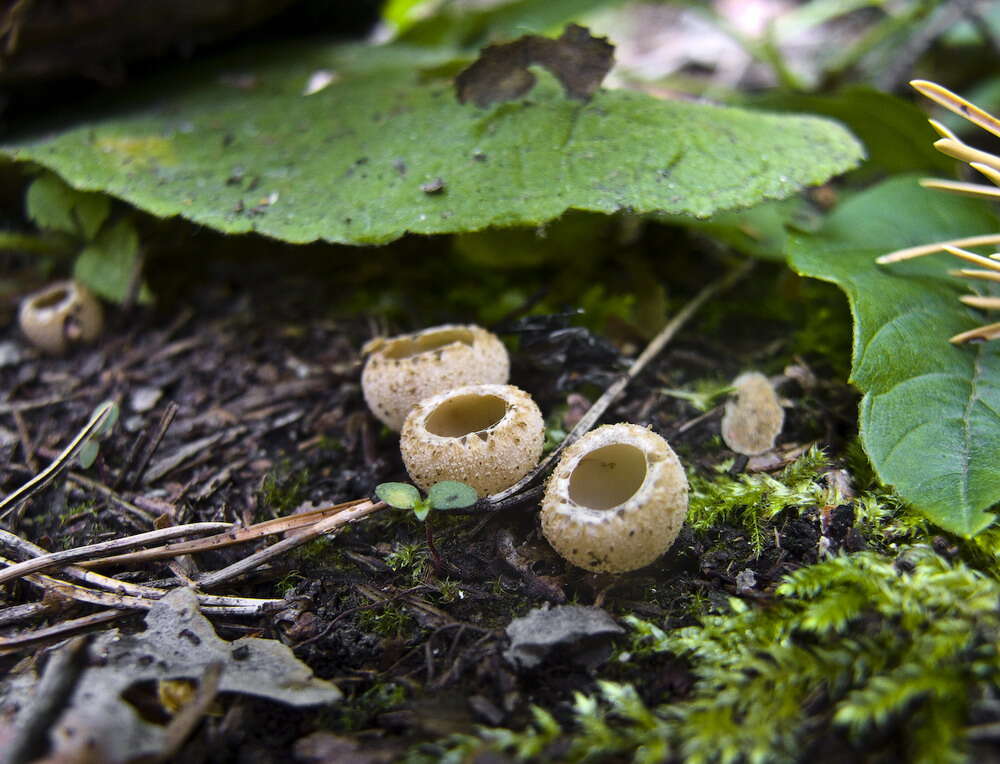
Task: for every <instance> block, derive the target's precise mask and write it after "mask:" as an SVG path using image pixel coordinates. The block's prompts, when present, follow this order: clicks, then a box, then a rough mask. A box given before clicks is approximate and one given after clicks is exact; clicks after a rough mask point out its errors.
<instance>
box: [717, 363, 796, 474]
mask: <svg viewBox="0 0 1000 764" xmlns="http://www.w3.org/2000/svg"><path fill="white" fill-rule="evenodd" d="M733 387H734V388H735V392H734V394H733V397H732V398H730V400H728V401H727V402H726V411H725V413H724V414H723V415H722V439H723V440H724V441H725V442H726V445H727V446H729V447H730V448H731V449H732V450H733V451H736V452H737V453H739V454H744V455H745V456H756V455H757V454H762V453H764V452H765V451H770V450H771V449H772V448H774V441H775V440H777V438H778V436H779V435H780V434H781V428H782V426H783V425H784V423H785V410H784V409H783V408H781V403H780V402H779V401H778V395H777V393H775V392H774V387H772V386H771V383H770V382H769V381H768V379H767V377H765V376H764V375H763V374H761V373H760V372H759V371H748V372H744V373H743V374H740V375H739V376H738V377H737V378H736V379H735V380H733Z"/></svg>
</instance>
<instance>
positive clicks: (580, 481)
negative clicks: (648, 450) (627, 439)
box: [569, 443, 646, 509]
mask: <svg viewBox="0 0 1000 764" xmlns="http://www.w3.org/2000/svg"><path fill="white" fill-rule="evenodd" d="M645 479H646V454H645V453H644V452H643V451H642V450H641V449H639V448H636V447H635V446H631V445H629V444H627V443H615V444H613V445H610V446H604V447H603V448H598V449H595V450H593V451H591V452H590V453H589V454H587V455H586V456H585V457H583V459H581V460H580V463H579V464H577V466H576V469H574V470H573V474H572V475H571V476H570V478H569V497H570V499H572V500H573V501H574V502H576V503H577V504H579V505H580V506H582V507H590V508H591V509H610V508H611V507H617V506H618V505H619V504H621V503H622V502H623V501H627V500H628V499H629V498H630V497H631V496H632V495H633V494H634V493H635V492H636V491H638V490H639V488H640V487H641V486H642V482H643V481H644V480H645Z"/></svg>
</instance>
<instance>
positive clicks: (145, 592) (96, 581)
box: [0, 530, 282, 607]
mask: <svg viewBox="0 0 1000 764" xmlns="http://www.w3.org/2000/svg"><path fill="white" fill-rule="evenodd" d="M0 540H2V541H3V542H4V544H5V545H6V546H7V547H9V548H13V549H17V550H18V551H20V552H21V553H22V554H24V555H26V556H28V557H42V556H44V555H47V554H48V552H47V551H46V550H45V549H42V547H40V546H37V545H35V544H32V543H31V542H30V541H25V540H24V539H22V538H20V537H19V536H15V535H14V534H12V533H7V532H6V531H2V530H0ZM62 572H63V573H64V574H65V575H66V576H67V577H68V578H71V579H73V580H75V581H82V582H83V583H85V584H90V586H94V587H97V588H98V589H104V590H105V591H109V592H115V593H117V594H128V595H131V596H133V597H143V598H146V599H151V600H157V599H160V598H161V597H163V596H164V595H165V594H166V593H167V591H166V590H165V589H158V588H156V587H155V586H149V585H144V584H134V583H131V582H130V581H119V580H118V579H117V578H110V577H108V576H102V575H101V574H100V573H95V572H94V571H92V570H84V569H83V568H80V567H77V566H76V565H66V566H65V567H64V568H63V569H62ZM56 580H58V579H56ZM61 583H64V582H61ZM198 602H199V603H200V604H201V605H209V606H212V605H214V606H217V607H250V606H256V607H265V606H268V605H276V604H278V603H280V602H282V600H275V599H257V598H254V597H223V596H219V595H215V594H198Z"/></svg>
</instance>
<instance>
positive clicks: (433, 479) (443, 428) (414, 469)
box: [399, 385, 545, 496]
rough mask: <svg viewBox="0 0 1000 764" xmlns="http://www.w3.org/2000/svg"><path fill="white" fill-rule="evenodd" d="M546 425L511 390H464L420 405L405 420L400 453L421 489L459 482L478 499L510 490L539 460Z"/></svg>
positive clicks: (529, 404)
mask: <svg viewBox="0 0 1000 764" xmlns="http://www.w3.org/2000/svg"><path fill="white" fill-rule="evenodd" d="M544 442H545V422H544V420H543V419H542V412H541V411H539V410H538V406H537V405H536V404H535V402H534V401H533V400H532V399H531V396H530V395H528V394H527V393H526V392H524V391H523V390H521V389H519V388H517V387H514V386H513V385H467V386H466V387H459V388H457V389H455V390H449V391H447V392H444V393H439V394H438V395H434V396H431V397H430V398H425V399H424V400H422V401H420V403H418V404H417V405H416V406H415V407H414V408H413V409H412V410H411V411H410V413H409V415H408V416H407V417H406V422H405V423H404V424H403V431H402V432H401V433H400V436H399V450H400V452H401V453H402V454H403V464H405V465H406V471H407V472H408V473H409V474H410V478H411V479H412V480H413V482H414V483H416V484H417V485H418V486H420V487H421V488H422V489H423V490H425V491H426V490H427V489H428V488H430V487H431V486H432V485H434V484H435V483H437V482H439V481H441V480H458V481H460V482H462V483H467V484H468V485H471V486H472V487H473V488H475V489H476V492H477V493H478V494H479V495H480V496H489V495H490V494H492V493H497V492H498V491H502V490H503V489H504V488H509V487H510V486H512V485H514V483H516V482H517V481H518V480H520V479H521V478H522V477H524V476H525V475H527V474H528V473H529V472H530V471H531V470H532V469H533V468H534V467H535V465H536V464H538V460H539V459H540V458H541V456H542V445H543V443H544Z"/></svg>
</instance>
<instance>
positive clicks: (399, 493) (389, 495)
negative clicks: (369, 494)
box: [375, 483, 420, 509]
mask: <svg viewBox="0 0 1000 764" xmlns="http://www.w3.org/2000/svg"><path fill="white" fill-rule="evenodd" d="M375 495H376V496H378V497H379V498H380V499H381V500H382V501H384V502H385V503H386V504H388V505H389V506H390V507H396V509H412V508H413V507H414V506H415V505H416V503H417V502H418V501H420V491H418V490H417V489H416V488H415V487H414V486H412V485H410V484H409V483H379V484H378V485H377V486H375Z"/></svg>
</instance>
